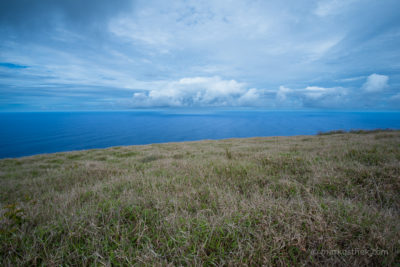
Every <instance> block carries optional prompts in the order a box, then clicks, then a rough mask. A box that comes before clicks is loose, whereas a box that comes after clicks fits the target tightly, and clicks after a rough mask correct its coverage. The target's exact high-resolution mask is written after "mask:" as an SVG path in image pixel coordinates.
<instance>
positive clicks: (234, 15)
mask: <svg viewBox="0 0 400 267" xmlns="http://www.w3.org/2000/svg"><path fill="white" fill-rule="evenodd" d="M399 10H400V1H398V0H330V1H328V0H308V1H302V0H291V1H257V0H255V1H245V0H243V1H239V0H237V1H232V0H220V1H191V0H182V1H179V0H178V1H161V0H159V1H153V0H145V1H144V0H143V1H142V0H139V1H131V0H114V1H108V0H86V1H79V0H59V1H52V0H37V1H30V0H13V1H1V2H0V36H1V37H0V110H2V111H25V110H44V111H51V110H126V109H137V108H164V107H168V108H203V107H204V108H215V107H227V108H242V107H250V108H256V109H330V110H331V109H337V110H348V109H352V110H399V109H400V12H399Z"/></svg>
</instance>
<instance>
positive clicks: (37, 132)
mask: <svg viewBox="0 0 400 267" xmlns="http://www.w3.org/2000/svg"><path fill="white" fill-rule="evenodd" d="M376 128H391V129H400V112H327V111H323V112H321V111H208V112H201V111H200V112H190V111H179V112H177V111H168V110H164V111H121V112H15V113H7V112H3V113H0V158H13V157H21V156H29V155H35V154H41V153H53V152H61V151H72V150H82V149H92V148H106V147H111V146H123V145H142V144H152V143H164V142H181V141H194V140H203V139H224V138H237V137H256V136H292V135H313V134H317V133H318V132H320V131H330V130H338V129H342V130H350V129H376Z"/></svg>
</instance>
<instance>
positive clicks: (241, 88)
mask: <svg viewBox="0 0 400 267" xmlns="http://www.w3.org/2000/svg"><path fill="white" fill-rule="evenodd" d="M155 87H156V88H154V89H151V90H148V91H146V92H138V93H134V94H133V106H138V107H143V106H158V107H160V106H171V107H190V106H254V105H259V104H260V101H261V98H262V96H263V95H262V94H263V90H259V89H256V88H250V89H249V88H247V86H246V84H245V83H240V82H237V81H235V80H223V79H221V78H220V77H218V76H215V77H189V78H183V79H180V80H178V81H166V82H160V83H158V85H156V84H155Z"/></svg>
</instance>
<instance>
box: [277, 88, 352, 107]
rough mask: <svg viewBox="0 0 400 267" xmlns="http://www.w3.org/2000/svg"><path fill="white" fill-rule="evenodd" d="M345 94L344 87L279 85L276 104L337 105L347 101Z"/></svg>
mask: <svg viewBox="0 0 400 267" xmlns="http://www.w3.org/2000/svg"><path fill="white" fill-rule="evenodd" d="M347 95H348V89H347V88H344V87H320V86H307V87H305V88H299V89H290V88H287V87H285V86H280V87H279V90H277V91H276V99H277V100H278V104H279V105H283V106H285V104H286V105H287V106H291V107H318V108H324V107H325V108H326V107H338V106H340V105H342V104H344V103H345V102H346V101H347ZM279 105H278V106H279Z"/></svg>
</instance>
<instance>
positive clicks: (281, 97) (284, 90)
mask: <svg viewBox="0 0 400 267" xmlns="http://www.w3.org/2000/svg"><path fill="white" fill-rule="evenodd" d="M292 91H293V90H292V89H290V88H287V87H285V86H283V85H281V86H279V90H278V91H277V92H276V98H277V99H278V100H279V101H285V100H286V95H287V94H289V93H291V92H292Z"/></svg>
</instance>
